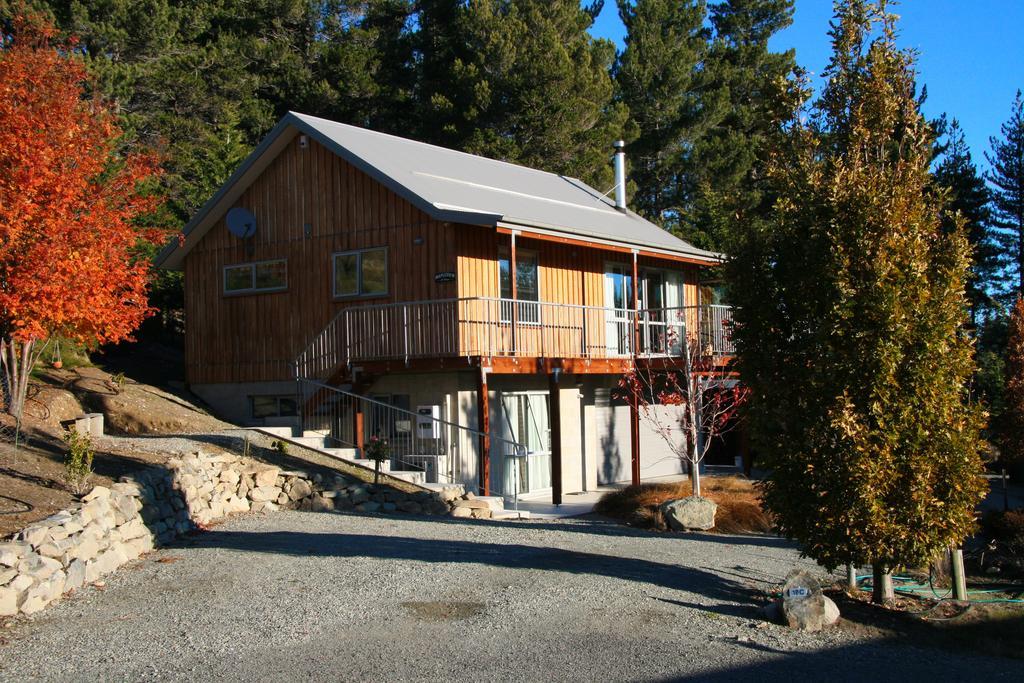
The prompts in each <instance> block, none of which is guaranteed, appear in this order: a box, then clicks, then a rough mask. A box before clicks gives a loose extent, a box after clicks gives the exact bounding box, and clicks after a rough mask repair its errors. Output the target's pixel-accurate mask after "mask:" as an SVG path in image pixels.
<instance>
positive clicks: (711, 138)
mask: <svg viewBox="0 0 1024 683" xmlns="http://www.w3.org/2000/svg"><path fill="white" fill-rule="evenodd" d="M709 14H710V19H711V25H712V27H713V28H714V39H713V41H712V43H711V46H710V51H709V54H708V57H707V60H706V62H705V65H704V69H705V71H706V72H707V80H708V81H709V83H708V86H707V91H708V92H710V93H715V95H714V96H713V97H714V98H717V99H719V100H721V101H724V102H725V103H726V104H725V106H724V108H723V115H722V117H721V119H720V120H718V121H717V122H716V123H715V125H714V126H713V127H711V128H709V129H708V130H707V131H706V133H705V134H704V135H703V136H702V137H701V138H699V139H698V140H697V141H696V144H695V148H694V151H693V164H692V170H691V175H692V181H691V184H692V185H693V187H694V196H693V199H692V202H691V206H690V208H689V210H688V211H687V212H686V213H685V215H684V222H685V225H686V229H685V231H684V232H685V234H687V235H688V236H689V237H690V238H691V239H692V240H693V241H695V242H697V243H700V244H702V245H705V246H707V247H709V248H714V249H725V248H726V247H727V244H728V235H729V232H730V230H731V227H732V225H733V224H734V222H735V221H736V218H737V216H741V215H747V214H750V213H757V212H763V211H764V210H765V207H764V206H763V195H762V192H761V190H760V184H759V177H758V169H759V168H761V167H763V165H764V161H765V153H766V150H767V148H768V144H769V143H768V141H769V140H770V139H771V137H772V136H774V135H776V134H777V133H778V132H779V131H780V130H781V129H782V128H783V127H784V126H785V125H786V124H788V123H790V122H791V117H792V114H793V111H794V109H795V107H796V106H797V105H798V104H799V103H801V102H802V101H803V100H804V99H806V97H807V92H806V91H805V88H804V85H803V81H802V72H801V71H800V70H799V69H798V68H797V65H796V61H795V52H794V51H793V50H788V51H786V52H772V51H771V50H769V49H768V41H769V40H770V39H771V37H772V36H773V35H775V34H776V33H778V32H779V31H781V30H783V29H784V28H786V27H787V26H789V25H790V24H791V23H792V21H793V1H792V0H725V1H723V2H718V3H715V4H712V5H711V6H710V7H709ZM705 98H706V99H707V98H708V96H705Z"/></svg>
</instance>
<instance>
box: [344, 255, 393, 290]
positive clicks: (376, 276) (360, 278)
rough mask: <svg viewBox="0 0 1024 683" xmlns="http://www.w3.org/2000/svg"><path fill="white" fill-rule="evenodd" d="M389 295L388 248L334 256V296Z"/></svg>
mask: <svg viewBox="0 0 1024 683" xmlns="http://www.w3.org/2000/svg"><path fill="white" fill-rule="evenodd" d="M387 293H388V250H387V248H386V247H379V248H377V249H362V250H359V251H345V252H341V253H338V254H335V255H334V296H337V297H342V296H375V295H379V294H387Z"/></svg>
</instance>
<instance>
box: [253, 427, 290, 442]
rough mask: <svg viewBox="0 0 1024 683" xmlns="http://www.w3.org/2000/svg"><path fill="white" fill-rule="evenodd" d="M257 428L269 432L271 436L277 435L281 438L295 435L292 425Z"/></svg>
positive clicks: (265, 432)
mask: <svg viewBox="0 0 1024 683" xmlns="http://www.w3.org/2000/svg"><path fill="white" fill-rule="evenodd" d="M257 429H258V430H259V431H261V432H263V433H264V434H269V435H271V436H279V437H281V438H282V439H289V440H291V439H293V438H294V436H295V435H294V433H293V428H292V427H258V428H257Z"/></svg>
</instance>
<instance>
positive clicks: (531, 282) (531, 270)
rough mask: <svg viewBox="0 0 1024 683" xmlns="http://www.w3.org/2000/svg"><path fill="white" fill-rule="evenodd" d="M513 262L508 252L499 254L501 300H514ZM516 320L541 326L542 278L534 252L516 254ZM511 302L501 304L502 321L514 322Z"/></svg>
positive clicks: (502, 251) (503, 250) (518, 252)
mask: <svg viewBox="0 0 1024 683" xmlns="http://www.w3.org/2000/svg"><path fill="white" fill-rule="evenodd" d="M511 272H512V261H511V259H510V258H509V254H508V251H507V250H505V249H502V250H501V251H499V252H498V283H499V285H500V287H501V298H502V299H509V300H510V299H512V276H511ZM516 300H517V301H523V302H537V303H519V304H516V307H517V308H516V320H517V322H521V323H532V324H535V325H539V324H540V303H539V302H540V277H539V275H538V262H537V254H536V253H535V252H532V251H523V250H521V251H517V252H516ZM512 305H513V304H512V303H511V301H502V302H501V321H502V322H504V323H507V322H511V321H512Z"/></svg>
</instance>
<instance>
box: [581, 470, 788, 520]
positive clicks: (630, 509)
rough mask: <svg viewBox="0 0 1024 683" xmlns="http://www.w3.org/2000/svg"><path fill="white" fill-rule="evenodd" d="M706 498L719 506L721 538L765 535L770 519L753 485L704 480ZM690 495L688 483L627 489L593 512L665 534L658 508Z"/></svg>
mask: <svg viewBox="0 0 1024 683" xmlns="http://www.w3.org/2000/svg"><path fill="white" fill-rule="evenodd" d="M701 488H702V489H703V491H702V492H703V494H704V496H705V497H707V498H710V499H711V500H713V501H715V503H717V504H718V512H717V513H716V515H715V528H714V529H712V531H716V532H719V533H723V534H748V533H767V532H770V531H771V530H772V520H771V516H770V515H769V514H768V513H767V512H766V511H765V510H763V509H762V508H761V497H760V494H759V493H758V491H757V489H756V488H755V487H754V485H753V483H752V482H751V481H750V480H748V479H742V478H740V477H706V478H704V479H703V480H702V481H701ZM691 494H692V487H691V485H690V482H689V481H676V482H665V483H658V484H641V485H639V486H627V487H626V488H624V489H621V490H619V491H612V492H610V493H606V494H605V495H604V496H603V497H602V498H601V500H600V501H598V503H597V505H596V506H595V507H594V511H595V512H597V513H598V514H602V515H606V516H608V517H614V518H616V519H621V520H623V521H624V522H626V523H628V524H632V525H633V526H638V527H643V528H645V529H657V530H660V531H665V530H667V529H668V527H667V526H666V524H665V519H664V517H662V515H661V512H660V511H659V510H658V508H659V507H660V506H661V504H662V503H664V502H665V501H668V500H675V499H676V498H686V497H687V496H689V495H691Z"/></svg>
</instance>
